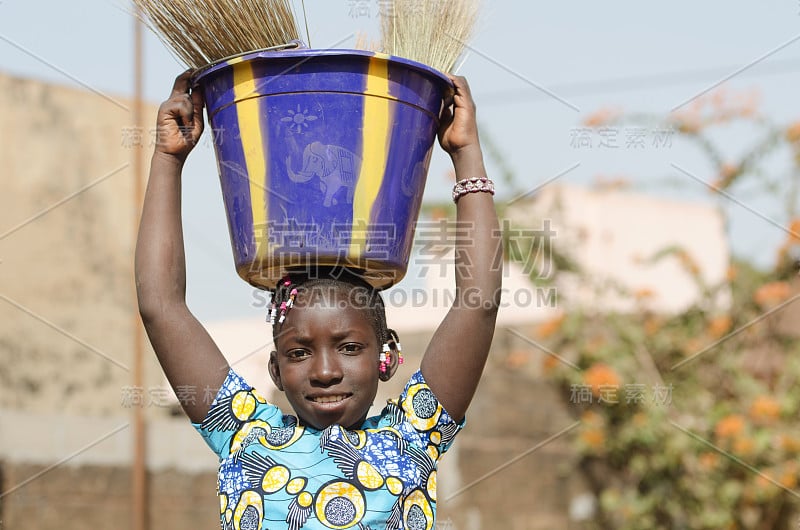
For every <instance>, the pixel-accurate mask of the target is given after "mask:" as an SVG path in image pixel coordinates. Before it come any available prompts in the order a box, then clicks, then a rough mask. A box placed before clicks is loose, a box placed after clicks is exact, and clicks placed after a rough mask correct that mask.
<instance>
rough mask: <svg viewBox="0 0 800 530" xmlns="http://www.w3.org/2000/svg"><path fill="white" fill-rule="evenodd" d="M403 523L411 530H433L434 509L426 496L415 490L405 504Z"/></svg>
mask: <svg viewBox="0 0 800 530" xmlns="http://www.w3.org/2000/svg"><path fill="white" fill-rule="evenodd" d="M403 521H404V522H405V528H408V529H409V530H431V529H432V528H433V509H432V508H431V505H430V503H429V502H428V499H426V498H425V494H424V493H422V491H420V490H414V491H412V492H411V494H410V495H409V496H408V497H406V500H405V502H404V503H403Z"/></svg>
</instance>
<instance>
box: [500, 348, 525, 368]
mask: <svg viewBox="0 0 800 530" xmlns="http://www.w3.org/2000/svg"><path fill="white" fill-rule="evenodd" d="M530 360H531V354H530V352H527V351H525V350H514V351H512V352H511V353H510V354H508V357H506V362H505V364H506V367H507V368H511V369H512V370H515V369H517V368H522V367H523V366H525V365H526V364H528V363H529V362H530Z"/></svg>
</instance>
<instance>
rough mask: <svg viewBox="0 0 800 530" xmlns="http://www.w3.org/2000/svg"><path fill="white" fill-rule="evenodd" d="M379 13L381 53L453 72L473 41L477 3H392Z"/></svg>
mask: <svg viewBox="0 0 800 530" xmlns="http://www.w3.org/2000/svg"><path fill="white" fill-rule="evenodd" d="M392 4H393V5H392V6H391V9H389V8H387V9H385V10H384V11H383V12H382V13H381V41H382V42H381V51H383V52H384V53H388V54H390V55H396V56H398V57H405V58H406V59H411V60H413V61H417V62H420V63H423V64H426V65H428V66H430V67H432V68H435V69H437V70H440V71H442V72H453V70H454V68H455V66H456V63H457V61H458V60H459V58H460V57H461V56H462V54H463V53H464V51H465V49H466V47H467V43H468V42H469V40H470V39H471V38H472V36H473V33H474V30H475V24H476V23H477V21H478V13H479V8H480V0H425V1H420V0H394V1H393V2H392Z"/></svg>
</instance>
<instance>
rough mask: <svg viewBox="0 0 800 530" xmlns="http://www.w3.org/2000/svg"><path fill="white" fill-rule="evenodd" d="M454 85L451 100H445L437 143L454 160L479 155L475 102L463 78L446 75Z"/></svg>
mask: <svg viewBox="0 0 800 530" xmlns="http://www.w3.org/2000/svg"><path fill="white" fill-rule="evenodd" d="M448 77H450V80H451V81H452V82H453V85H455V92H454V94H453V96H452V97H451V98H448V99H447V100H445V103H444V109H443V110H442V115H441V120H440V126H439V143H440V144H441V146H442V149H444V150H445V151H447V152H448V153H449V154H450V156H451V157H452V158H453V159H454V160H455V159H457V158H460V157H463V155H465V154H470V153H473V152H474V153H476V154H480V141H479V139H478V124H477V121H476V117H475V101H474V100H473V99H472V93H471V92H470V89H469V84H467V80H466V79H465V78H464V77H458V76H452V75H448Z"/></svg>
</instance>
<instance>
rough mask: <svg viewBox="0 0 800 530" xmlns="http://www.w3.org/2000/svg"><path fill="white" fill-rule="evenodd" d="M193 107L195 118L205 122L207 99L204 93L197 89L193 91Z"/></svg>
mask: <svg viewBox="0 0 800 530" xmlns="http://www.w3.org/2000/svg"><path fill="white" fill-rule="evenodd" d="M191 98H192V107H193V109H194V110H193V111H194V118H195V119H198V118H199V119H200V121H202V120H203V107H205V104H206V102H205V99H204V98H203V93H202V92H200V90H198V89H197V88H195V89H194V90H192V96H191Z"/></svg>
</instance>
